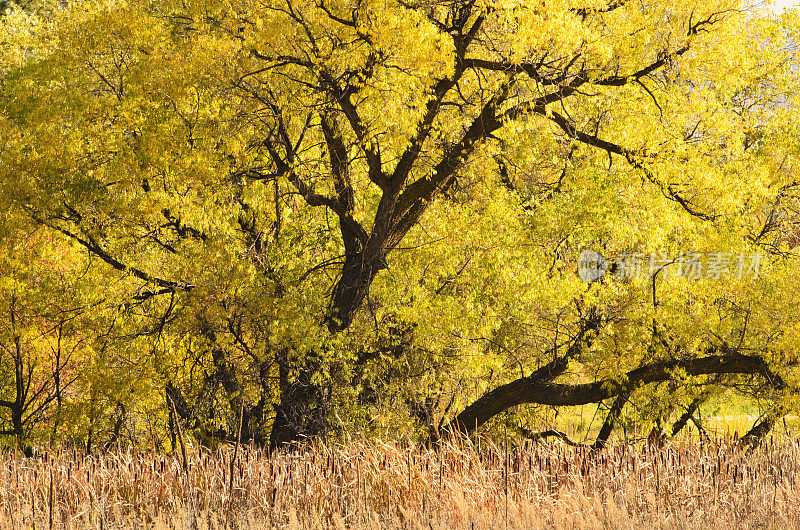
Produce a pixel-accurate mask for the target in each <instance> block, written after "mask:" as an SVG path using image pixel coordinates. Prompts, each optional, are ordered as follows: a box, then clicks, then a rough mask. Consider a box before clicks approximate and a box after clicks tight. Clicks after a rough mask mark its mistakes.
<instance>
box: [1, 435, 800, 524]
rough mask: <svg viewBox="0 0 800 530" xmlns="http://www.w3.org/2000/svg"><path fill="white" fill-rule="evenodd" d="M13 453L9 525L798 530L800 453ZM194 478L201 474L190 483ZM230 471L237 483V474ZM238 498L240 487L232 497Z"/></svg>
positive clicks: (358, 446)
mask: <svg viewBox="0 0 800 530" xmlns="http://www.w3.org/2000/svg"><path fill="white" fill-rule="evenodd" d="M233 457H234V451H232V450H230V449H227V448H226V449H221V450H219V451H216V452H213V453H212V452H209V451H191V452H190V453H189V457H188V462H187V466H186V468H184V466H183V462H182V460H181V457H180V455H176V456H173V457H170V456H164V455H157V454H156V455H154V454H147V453H130V452H128V453H125V452H122V453H109V454H105V455H96V456H84V455H81V454H77V453H73V452H59V453H55V454H53V453H51V454H45V455H42V456H41V457H38V458H32V459H26V458H24V457H22V456H21V455H19V454H15V453H5V454H2V455H0V461H1V462H0V463H1V464H2V475H0V527H2V528H25V529H28V528H37V529H39V528H103V529H105V528H109V529H110V528H143V527H150V528H187V527H189V528H273V527H274V528H333V529H343V528H375V529H383V528H398V529H399V528H409V529H417V528H418V529H440V528H442V529H443V528H464V529H470V530H471V529H473V528H474V529H485V528H499V529H505V528H511V529H517V528H526V529H527V528H554V527H555V528H608V527H614V528H708V527H709V526H711V525H715V526H717V527H719V528H733V527H735V528H800V516H799V515H798V512H800V496H798V491H797V479H798V468H799V465H800V445H799V444H797V443H782V444H771V443H767V444H766V445H765V446H764V447H762V448H760V449H758V450H756V451H755V452H753V453H752V454H746V453H745V452H743V451H739V450H737V449H735V448H734V447H733V446H732V445H731V444H728V443H721V444H706V445H697V444H688V443H678V444H672V445H667V446H666V447H664V448H663V449H661V450H657V449H647V448H645V449H642V448H635V447H633V446H630V445H617V446H613V447H610V448H608V449H606V450H604V451H602V452H601V453H599V454H597V455H591V454H590V453H589V452H588V451H586V450H584V449H581V448H570V447H565V446H562V445H560V444H557V445H538V446H530V447H527V448H513V449H511V450H509V451H505V450H504V449H502V448H499V447H497V446H495V445H493V444H491V443H490V442H485V441H484V442H481V447H475V446H472V445H470V444H469V443H467V444H455V443H445V444H443V447H442V448H441V450H440V451H438V452H433V451H425V450H422V451H420V450H415V449H412V448H402V447H400V446H398V445H393V444H381V443H374V442H353V443H350V444H347V445H336V446H319V447H315V448H313V449H308V450H306V451H304V452H301V453H295V454H289V453H281V454H278V455H275V456H273V457H271V458H270V457H268V456H267V455H266V454H265V453H263V452H261V451H258V450H254V449H242V450H240V451H239V452H238V456H237V459H236V461H235V462H234V463H233V465H231V460H232V458H233ZM187 468H188V475H187ZM231 470H232V471H233V472H232V474H231ZM231 485H232V487H231Z"/></svg>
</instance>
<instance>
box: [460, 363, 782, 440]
mask: <svg viewBox="0 0 800 530" xmlns="http://www.w3.org/2000/svg"><path fill="white" fill-rule="evenodd" d="M675 370H682V371H684V372H685V373H686V374H687V375H689V376H698V375H711V374H716V375H720V374H758V375H761V376H763V377H764V378H765V379H766V380H767V381H768V382H769V383H770V384H771V385H772V386H773V387H775V388H777V389H783V388H785V387H786V383H785V382H784V381H783V379H781V378H780V376H778V375H777V374H774V373H773V372H772V371H771V370H770V368H769V367H768V366H767V364H766V362H764V359H762V358H761V357H757V356H747V355H738V354H727V355H709V356H707V357H701V358H699V359H689V360H669V361H661V362H656V363H653V364H649V365H646V366H643V367H641V368H637V369H635V370H631V371H630V372H628V373H627V374H626V375H625V377H624V378H623V379H621V380H615V379H605V380H602V381H596V382H594V383H584V384H558V383H552V382H549V381H541V380H539V379H536V378H535V377H534V376H529V377H524V378H520V379H517V380H516V381H512V382H510V383H507V384H505V385H502V386H499V387H497V388H495V389H494V390H491V391H489V392H487V393H486V394H484V395H483V397H481V398H480V399H478V400H477V401H475V402H474V403H473V404H472V405H470V406H469V407H467V408H466V409H465V410H464V411H463V412H462V413H461V414H459V415H458V417H456V418H455V419H454V420H453V421H452V422H451V423H450V425H449V426H448V428H449V429H453V430H459V431H463V432H471V431H472V430H474V429H476V428H478V427H480V426H481V425H483V424H484V423H486V422H487V421H489V420H490V419H491V418H492V417H494V416H495V415H497V414H499V413H500V412H503V411H504V410H506V409H508V408H511V407H514V406H517V405H522V404H525V403H538V404H541V405H553V406H575V405H586V404H588V403H599V402H601V401H604V400H606V399H609V398H612V397H616V396H619V395H621V394H626V393H630V392H632V391H634V390H635V389H637V388H639V387H641V386H644V385H647V384H650V383H658V382H662V381H667V380H669V379H671V378H672V377H673V372H674V371H675Z"/></svg>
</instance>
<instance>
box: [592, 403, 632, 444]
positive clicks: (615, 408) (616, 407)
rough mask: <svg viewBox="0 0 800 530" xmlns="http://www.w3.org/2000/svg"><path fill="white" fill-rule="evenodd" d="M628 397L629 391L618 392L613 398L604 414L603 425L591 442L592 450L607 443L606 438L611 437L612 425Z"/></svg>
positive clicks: (617, 418)
mask: <svg viewBox="0 0 800 530" xmlns="http://www.w3.org/2000/svg"><path fill="white" fill-rule="evenodd" d="M629 397H630V393H624V394H620V395H618V396H617V398H616V399H615V400H614V403H612V404H611V408H610V409H609V410H608V415H606V420H605V421H604V422H603V426H602V427H600V432H599V433H598V434H597V439H596V440H595V441H594V443H593V444H592V449H593V450H594V451H598V450H600V449H602V448H604V447H605V446H606V444H608V439H609V438H610V437H611V432H612V431H613V430H614V427H615V426H616V423H617V421H618V420H619V417H620V415H621V414H622V408H623V407H624V406H625V403H627V402H628V398H629Z"/></svg>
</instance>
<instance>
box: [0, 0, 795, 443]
mask: <svg viewBox="0 0 800 530" xmlns="http://www.w3.org/2000/svg"><path fill="white" fill-rule="evenodd" d="M5 20H6V21H5V26H4V32H5V33H4V37H3V39H4V40H3V43H4V44H3V45H4V46H5V48H6V50H7V51H8V53H7V54H6V55H5V59H3V61H4V63H3V64H0V69H2V72H3V74H2V75H3V78H2V83H3V85H2V97H1V99H0V120H1V121H0V134H2V150H0V159H1V160H2V168H3V170H2V178H3V184H4V185H3V191H2V192H0V193H2V201H3V205H4V207H5V208H9V209H12V210H14V211H18V212H24V213H25V214H26V215H27V216H28V217H29V219H31V220H32V222H34V223H38V224H39V225H41V226H42V227H47V228H48V229H50V230H52V231H53V232H54V233H57V234H60V235H61V236H62V237H64V238H65V241H71V242H72V243H76V244H78V245H80V246H82V247H83V248H84V249H85V251H86V252H87V253H89V254H92V255H93V256H95V257H96V258H99V259H98V260H96V261H97V262H99V263H98V266H102V267H104V268H105V270H106V271H107V274H108V276H109V278H116V279H120V282H119V283H118V284H116V285H117V289H118V290H120V291H121V292H124V293H126V296H128V297H129V298H130V300H131V303H132V306H130V307H137V308H140V309H141V315H140V316H141V318H139V319H137V318H132V319H131V321H130V325H131V326H132V331H131V336H136V337H137V338H142V337H146V336H149V337H154V338H155V339H154V344H155V346H153V348H152V351H151V353H152V355H154V356H155V357H156V359H157V361H156V362H155V364H156V365H158V366H159V367H160V368H159V369H160V370H161V373H162V376H163V378H164V380H165V386H164V388H165V393H166V395H167V398H166V401H167V402H168V403H169V404H170V405H169V406H168V407H166V408H167V409H168V410H170V414H173V416H174V415H176V416H177V417H173V421H174V420H180V421H183V422H185V424H186V425H191V426H193V427H195V428H196V429H198V430H200V431H202V432H204V433H205V434H206V435H208V436H217V437H221V438H227V439H235V438H236V437H239V436H241V434H239V433H237V434H234V432H235V431H236V430H237V429H236V427H235V426H236V425H237V424H241V425H243V430H244V439H255V440H257V441H259V442H261V441H263V442H265V443H266V439H267V434H266V432H267V430H270V433H269V438H270V443H271V445H272V446H273V447H275V446H278V445H280V444H283V443H288V442H292V441H296V440H299V439H302V438H303V437H306V436H314V435H319V434H323V433H324V432H326V431H327V430H328V429H330V428H332V427H333V424H332V423H331V419H332V418H333V417H336V416H337V414H336V410H337V409H340V410H344V409H347V410H351V411H352V410H353V409H354V408H358V407H359V406H362V407H366V408H368V407H370V406H376V404H377V403H378V402H381V401H382V400H383V402H386V398H387V396H388V397H391V399H395V398H396V401H392V400H391V399H390V400H389V402H390V404H391V406H393V407H397V406H400V403H403V404H404V405H407V406H408V407H410V410H411V412H412V415H414V416H416V417H418V418H425V421H427V422H428V423H429V424H430V427H431V433H432V435H433V436H434V437H435V436H438V435H439V433H440V430H442V429H444V430H446V431H452V430H461V431H466V432H469V431H472V430H474V429H475V428H477V427H480V426H481V425H483V424H484V423H485V422H487V421H488V420H490V419H491V418H492V417H494V416H496V415H497V414H498V413H500V412H502V411H505V410H507V409H509V408H511V407H515V406H517V405H521V404H525V403H535V404H542V405H552V406H557V407H559V406H570V405H579V404H588V403H592V404H595V403H602V402H604V401H608V400H613V403H612V404H611V405H610V407H609V417H608V419H607V421H606V425H604V428H603V429H602V432H601V438H602V437H603V436H604V437H606V438H607V437H608V435H609V434H610V429H611V428H612V427H613V423H614V418H615V417H616V416H617V415H618V414H619V412H620V410H621V409H622V408H623V407H624V406H625V404H626V403H627V402H628V399H629V398H630V397H631V396H632V395H634V396H635V395H637V394H638V393H642V392H657V391H660V390H653V389H658V388H662V387H663V385H661V386H659V385H660V384H661V383H665V384H666V383H669V384H671V385H673V387H674V386H675V385H676V384H677V385H678V386H679V387H681V388H695V389H697V388H702V387H706V386H720V385H723V386H724V385H729V386H738V385H745V384H756V383H754V380H755V379H757V380H758V381H761V382H763V383H766V384H765V385H761V387H760V392H762V393H764V395H765V396H768V397H769V399H771V400H773V401H774V402H775V403H776V410H778V408H780V410H785V408H786V407H791V404H790V403H791V400H792V397H791V396H792V395H793V394H792V391H791V388H793V384H792V381H793V379H792V378H791V369H790V368H791V366H793V365H794V363H795V360H796V348H795V347H794V346H793V342H792V340H793V339H792V337H793V336H795V335H794V334H795V332H796V331H797V329H798V328H797V322H798V318H797V317H798V315H797V314H796V313H797V311H796V307H795V305H794V304H792V303H791V300H792V298H791V293H792V292H793V290H794V289H796V287H794V284H793V281H792V280H791V276H792V272H791V271H792V270H793V267H794V266H795V262H793V261H792V260H793V259H794V257H795V256H796V251H794V253H793V251H792V250H791V249H789V248H788V245H787V244H786V242H785V241H783V242H782V239H781V238H783V237H785V233H781V234H782V235H781V234H777V235H776V230H777V229H778V228H779V225H780V223H776V222H775V220H776V219H777V218H776V217H774V215H773V214H772V213H770V214H768V215H767V219H766V221H765V220H764V212H773V211H778V210H780V211H788V210H787V208H788V209H790V208H791V207H792V205H793V204H795V202H796V193H797V184H796V181H795V177H794V157H795V156H796V149H797V147H796V142H795V139H796V135H794V134H793V133H794V131H795V129H796V127H797V126H796V118H795V117H794V116H795V110H796V109H795V94H796V79H795V78H794V73H793V72H794V70H793V68H795V63H794V61H795V58H794V54H793V50H792V48H791V46H790V45H787V42H788V43H791V42H792V40H791V39H792V36H793V35H794V32H795V28H796V20H795V19H793V18H791V16H787V17H786V18H784V19H783V20H771V19H770V18H769V17H768V16H766V15H765V14H764V13H762V12H759V11H758V10H757V9H756V8H753V9H744V8H742V6H741V5H740V3H739V2H728V3H722V4H720V3H719V2H703V1H687V2H677V3H676V2H672V3H670V4H669V5H664V4H663V3H658V2H649V1H640V2H627V1H624V0H623V1H614V2H610V3H606V2H598V1H564V2H545V3H529V2H524V1H521V2H517V1H512V2H499V1H497V2H495V1H463V0H454V1H448V2H426V1H423V2H405V1H368V0H365V1H356V2H339V1H336V2H323V1H319V0H317V1H305V2H296V1H294V0H289V1H276V2H272V1H268V2H263V1H259V2H250V1H248V0H239V1H235V2H215V1H211V0H209V1H203V2H170V1H158V2H150V3H148V4H147V5H140V4H138V3H130V4H128V3H125V2H99V1H98V2H94V1H92V2H83V3H80V4H79V5H70V6H68V7H65V8H63V9H60V10H59V9H56V10H55V11H54V12H53V14H52V15H48V16H47V17H40V18H36V19H32V18H30V17H25V16H23V15H21V14H20V13H19V12H12V13H11V14H9V15H7V17H6V19H5ZM23 30H24V31H23ZM585 247H592V248H595V249H596V250H598V251H601V252H603V253H606V254H609V255H612V254H623V253H627V254H632V253H635V252H639V253H652V252H656V251H658V252H661V253H665V255H666V256H671V258H672V259H671V260H670V259H666V260H660V261H659V264H658V266H653V265H651V264H650V263H648V264H647V266H646V267H647V268H648V270H646V271H644V273H643V274H641V275H634V277H632V278H629V279H627V280H624V281H623V280H618V279H615V278H612V277H607V278H606V279H604V280H601V281H596V282H591V283H584V282H581V281H580V280H579V279H578V278H577V277H576V274H575V266H576V265H575V260H576V257H577V255H578V252H579V251H580V250H581V249H582V248H585ZM757 250H762V251H764V252H768V255H767V256H765V258H764V263H763V265H764V268H763V270H759V271H758V272H760V273H761V274H760V275H758V277H756V276H757V275H756V274H755V272H756V271H755V270H744V271H741V272H743V273H744V274H738V273H737V271H736V261H735V260H734V259H733V258H734V257H743V256H747V257H748V259H749V257H750V256H752V255H753V253H754V252H756V251H757ZM703 252H706V253H715V252H716V253H719V252H724V253H726V255H727V258H726V259H727V260H728V261H726V262H725V263H723V264H722V265H718V266H717V267H716V269H715V271H716V272H715V273H714V274H712V275H710V276H708V275H704V276H703V277H702V278H699V279H691V278H688V277H687V276H686V275H680V274H672V273H673V271H675V270H676V269H679V268H680V267H681V266H682V263H685V261H686V260H685V259H679V258H678V256H680V255H681V254H682V253H684V254H685V253H703ZM742 259H743V258H742ZM721 267H722V268H721ZM751 269H753V267H751ZM657 271H660V272H658V273H657ZM415 386H416V387H417V388H415ZM642 387H647V388H648V389H649V390H644V389H642ZM467 388H470V390H467ZM673 390H674V389H673ZM389 394H392V395H391V396H389ZM395 394H396V395H395ZM481 394H482V396H481ZM670 395H671V396H673V398H674V399H675V400H676V403H675V404H676V406H677V405H678V404H679V402H681V401H680V400H688V402H687V403H689V402H692V399H693V396H691V395H687V394H686V393H685V392H683V393H682V392H674V391H673V392H671V393H670ZM443 396H445V399H442V398H443ZM471 396H475V397H477V398H478V399H476V400H474V402H470V400H471ZM437 402H438V403H440V404H443V403H446V406H444V410H442V407H439V408H438V409H437V410H434V409H435V407H434V405H433V403H437ZM352 403H356V405H352ZM273 406H274V409H275V411H274V414H273V413H272V412H271V408H272V407H273ZM459 408H460V409H461V412H459V413H457V414H456V413H455V412H456V411H457V410H459ZM201 409H202V410H205V411H206V412H201ZM220 411H222V412H220ZM661 412H662V413H663V411H661ZM355 414H357V413H355ZM222 416H225V417H226V418H227V419H225V420H224V421H222ZM435 416H436V418H434V417H435ZM339 419H340V420H341V418H339ZM220 421H222V423H221V424H220ZM343 421H344V420H343ZM223 424H224V425H223ZM221 425H222V426H221ZM603 432H605V434H602V433H603ZM600 441H601V442H602V441H603V440H600Z"/></svg>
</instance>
